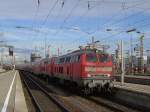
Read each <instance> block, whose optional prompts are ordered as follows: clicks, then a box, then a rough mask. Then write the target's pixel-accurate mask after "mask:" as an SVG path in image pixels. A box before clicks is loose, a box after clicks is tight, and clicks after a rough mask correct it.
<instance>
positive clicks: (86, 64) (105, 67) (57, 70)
mask: <svg viewBox="0 0 150 112" xmlns="http://www.w3.org/2000/svg"><path fill="white" fill-rule="evenodd" d="M30 69H31V71H32V72H34V73H35V74H42V75H43V76H47V77H49V78H57V79H59V80H60V81H61V82H63V83H69V85H71V86H73V87H74V86H76V87H78V88H80V90H82V91H83V92H85V93H89V92H92V91H94V90H105V91H106V90H110V89H111V88H112V86H113V84H112V77H111V76H112V59H111V55H109V54H107V53H104V52H101V51H99V50H95V49H86V50H83V49H80V50H76V51H74V52H71V53H68V54H66V55H63V56H58V57H52V58H45V59H42V60H40V61H38V62H34V63H32V66H31V68H30Z"/></svg>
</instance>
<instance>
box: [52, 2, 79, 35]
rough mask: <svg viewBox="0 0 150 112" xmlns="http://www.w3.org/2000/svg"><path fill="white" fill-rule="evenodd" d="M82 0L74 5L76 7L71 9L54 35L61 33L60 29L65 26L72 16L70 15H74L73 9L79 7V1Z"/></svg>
mask: <svg viewBox="0 0 150 112" xmlns="http://www.w3.org/2000/svg"><path fill="white" fill-rule="evenodd" d="M80 1H81V0H78V1H77V2H76V4H75V5H74V7H73V8H72V9H71V11H70V12H69V14H68V15H67V16H66V17H65V19H64V20H63V23H62V24H61V25H60V27H59V28H58V30H57V31H56V32H55V34H54V35H57V34H58V33H59V31H60V30H61V29H62V28H63V26H64V24H65V23H66V22H67V20H68V19H69V18H70V16H71V15H72V13H73V11H74V10H75V9H76V8H77V6H78V5H79V2H80Z"/></svg>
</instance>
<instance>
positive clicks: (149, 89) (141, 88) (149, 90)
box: [114, 82, 150, 94]
mask: <svg viewBox="0 0 150 112" xmlns="http://www.w3.org/2000/svg"><path fill="white" fill-rule="evenodd" d="M114 87H116V88H121V89H126V90H130V91H135V92H139V93H146V94H150V86H149V85H140V84H133V83H124V85H121V83H120V82H114Z"/></svg>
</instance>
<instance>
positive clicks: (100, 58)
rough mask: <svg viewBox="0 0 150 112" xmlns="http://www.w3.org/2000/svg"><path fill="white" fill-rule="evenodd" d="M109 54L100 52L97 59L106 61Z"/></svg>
mask: <svg viewBox="0 0 150 112" xmlns="http://www.w3.org/2000/svg"><path fill="white" fill-rule="evenodd" d="M109 59H110V58H109V55H108V54H101V55H99V61H100V62H108V61H109Z"/></svg>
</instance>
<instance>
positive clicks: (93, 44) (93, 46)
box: [92, 37, 95, 49]
mask: <svg viewBox="0 0 150 112" xmlns="http://www.w3.org/2000/svg"><path fill="white" fill-rule="evenodd" d="M94 48H95V43H94V37H92V49H94Z"/></svg>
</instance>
